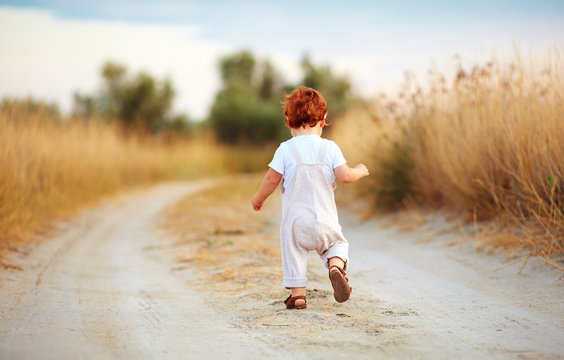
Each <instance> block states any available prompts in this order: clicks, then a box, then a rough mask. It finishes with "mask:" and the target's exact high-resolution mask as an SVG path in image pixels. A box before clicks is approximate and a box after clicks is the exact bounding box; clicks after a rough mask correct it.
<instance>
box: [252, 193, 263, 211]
mask: <svg viewBox="0 0 564 360" xmlns="http://www.w3.org/2000/svg"><path fill="white" fill-rule="evenodd" d="M251 204H253V209H254V210H255V211H260V209H261V208H262V204H264V200H262V201H261V200H260V199H258V198H257V196H256V195H255V196H253V199H252V200H251Z"/></svg>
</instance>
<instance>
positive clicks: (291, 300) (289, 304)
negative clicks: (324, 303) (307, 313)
mask: <svg viewBox="0 0 564 360" xmlns="http://www.w3.org/2000/svg"><path fill="white" fill-rule="evenodd" d="M300 299H302V300H303V301H304V304H303V305H296V300H300ZM284 304H286V309H305V308H307V301H306V297H305V296H303V295H299V296H294V297H292V295H290V296H288V298H287V299H286V300H284Z"/></svg>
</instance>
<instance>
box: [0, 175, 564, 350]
mask: <svg viewBox="0 0 564 360" xmlns="http://www.w3.org/2000/svg"><path fill="white" fill-rule="evenodd" d="M209 184H210V183H209V182H198V183H190V184H166V185H160V186H157V187H154V188H151V189H148V190H142V191H141V190H140V191H137V192H134V193H131V194H128V195H125V196H122V197H120V198H118V199H116V200H115V201H112V202H111V203H108V204H107V205H104V206H102V207H100V208H98V209H94V210H91V211H88V212H85V213H84V214H83V215H82V216H81V217H80V218H79V219H77V220H76V221H73V222H72V223H70V224H67V225H64V228H63V229H62V230H61V233H60V235H59V236H57V237H56V238H53V239H51V240H48V241H45V242H43V243H41V244H40V245H38V246H37V247H36V248H34V249H33V250H32V251H31V252H30V253H29V254H22V255H21V256H20V258H19V259H15V261H16V262H17V263H18V264H20V265H22V267H23V269H24V271H17V270H10V269H3V270H0V299H1V301H0V359H38V358H41V359H44V358H47V359H50V358H53V359H75V358H100V359H106V358H128V359H129V358H139V359H143V358H171V359H176V358H191V359H209V358H245V359H259V358H260V359H262V358H283V359H290V358H292V359H306V358H308V359H312V358H314V359H317V358H319V359H321V358H323V359H327V358H335V359H337V358H339V359H341V358H343V350H344V351H345V353H346V354H349V355H353V356H354V357H355V358H362V359H373V358H428V359H437V358H439V359H440V358H444V359H450V358H453V357H457V358H468V359H474V358H496V359H497V358H499V359H505V358H507V359H514V358H524V359H528V358H531V359H532V358H535V359H536V358H564V302H563V301H562V299H564V284H563V282H564V281H563V280H562V274H561V273H559V272H558V271H556V270H555V269H553V268H550V267H547V266H541V264H539V263H537V262H534V261H532V262H531V263H530V264H528V265H527V267H525V269H524V270H523V273H522V274H517V272H518V269H517V268H518V266H519V264H515V265H514V266H509V267H505V268H503V269H501V270H499V271H492V270H494V269H496V268H498V267H499V266H501V265H503V262H502V261H501V260H500V258H499V257H496V256H486V255H479V254H476V253H475V252H474V251H473V249H471V248H470V245H467V244H466V245H465V244H458V245H455V246H450V247H447V246H445V244H446V243H447V242H449V241H451V240H452V238H451V237H452V235H450V234H447V235H442V236H439V237H438V238H437V239H436V240H434V241H432V242H425V243H421V244H416V243H414V241H415V240H417V239H418V238H421V237H424V236H426V234H423V233H421V230H420V231H419V232H405V233H400V232H398V231H397V229H395V228H394V227H388V228H386V227H384V226H383V222H382V221H377V222H368V223H364V224H359V223H358V222H356V220H355V219H354V217H352V216H350V215H345V216H344V217H343V226H344V228H345V234H346V235H347V237H348V239H349V241H350V243H351V259H352V260H351V261H352V262H351V270H350V278H351V281H352V284H353V286H354V288H355V290H354V293H353V297H352V298H351V301H349V302H347V303H345V304H342V305H341V304H335V303H334V301H332V300H331V297H330V292H329V288H328V284H327V280H326V274H325V270H324V269H323V268H322V267H321V266H320V265H319V263H318V261H317V259H315V257H312V259H311V264H312V266H311V274H310V278H311V285H310V289H311V291H310V293H309V294H308V302H309V304H310V307H309V308H308V309H307V310H305V311H286V310H284V309H283V306H282V305H281V302H280V299H278V298H275V299H270V300H269V301H265V299H264V296H263V297H261V296H260V295H257V291H258V290H257V289H253V288H252V287H247V288H246V290H244V291H240V292H237V293H234V294H233V295H232V296H230V297H226V296H224V295H225V294H215V293H213V292H212V293H209V292H208V293H204V295H203V296H202V294H200V293H199V291H200V290H201V289H202V288H203V287H204V283H203V282H202V277H201V275H202V274H201V271H200V270H196V269H195V268H192V267H190V266H187V267H184V268H183V270H182V271H171V269H175V267H176V265H175V264H173V263H172V260H171V258H170V257H168V256H166V251H165V252H163V251H162V240H161V239H160V237H162V236H163V234H162V233H160V232H159V231H157V230H155V226H154V225H155V221H156V220H155V219H156V216H157V214H158V213H159V212H160V211H161V210H162V209H164V208H165V207H166V206H168V205H169V204H171V203H173V202H175V201H177V200H179V199H180V198H181V197H182V196H185V195H187V194H190V193H193V192H198V191H200V190H201V189H203V188H204V187H206V186H208V185H209ZM273 226H274V227H275V226H276V225H275V224H273ZM429 226H430V227H431V228H433V227H434V228H435V229H436V228H440V227H443V226H444V224H442V223H441V222H440V220H437V221H436V222H435V223H434V224H430V225H429V224H428V227H429ZM274 246H277V244H274ZM169 250H170V249H169ZM188 265H189V264H188ZM275 277H276V276H275ZM273 286H274V287H276V286H277V284H273ZM210 291H211V290H210ZM279 292H280V294H277V296H283V294H285V292H284V291H283V290H280V291H279ZM269 296H270V295H269ZM211 298H216V299H215V300H213V301H209V300H210V299H211Z"/></svg>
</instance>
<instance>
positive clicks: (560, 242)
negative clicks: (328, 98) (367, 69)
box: [335, 51, 564, 258]
mask: <svg viewBox="0 0 564 360" xmlns="http://www.w3.org/2000/svg"><path fill="white" fill-rule="evenodd" d="M563 65H564V64H563V62H562V59H561V58H560V54H559V53H558V52H557V51H553V52H550V53H548V54H546V55H545V56H543V57H542V58H538V59H537V58H535V59H533V58H530V59H527V60H524V59H523V58H522V57H521V56H519V55H515V56H514V57H513V58H512V60H511V61H510V62H509V63H508V62H502V61H500V60H497V61H491V62H488V63H487V64H484V65H477V66H474V67H473V68H472V69H471V70H464V69H462V68H460V69H459V70H458V72H457V73H456V74H455V76H454V77H452V78H451V79H450V80H447V76H445V75H443V74H440V73H438V72H434V73H432V75H431V77H430V80H429V83H428V84H426V85H425V86H418V85H417V84H414V83H413V82H411V83H408V84H406V86H405V88H404V91H403V92H402V93H401V94H399V96H398V97H397V98H395V99H394V100H390V99H388V98H386V97H380V98H378V99H374V100H373V101H372V102H370V103H368V104H362V105H359V106H357V108H356V109H354V110H351V111H349V112H348V113H347V115H346V116H345V117H344V118H343V119H342V120H341V121H340V122H338V123H337V124H336V130H337V131H335V134H336V135H337V137H336V141H337V142H338V143H340V144H343V150H344V152H345V153H346V154H350V155H348V156H349V157H350V158H351V160H353V162H354V161H365V162H366V163H367V165H368V167H369V169H370V171H371V175H373V176H371V179H370V180H369V181H367V182H366V183H365V186H364V187H363V188H361V189H360V191H362V194H363V196H364V197H367V196H370V197H371V198H372V201H373V202H374V204H376V206H378V207H384V208H388V207H390V206H393V205H394V204H395V205H403V204H404V203H406V202H409V203H416V204H419V205H425V206H433V207H445V208H447V209H451V210H455V211H458V212H461V213H464V214H467V215H468V218H469V219H476V220H495V221H496V222H498V223H502V224H504V225H507V226H506V227H505V229H509V228H511V229H512V230H511V231H512V236H509V237H511V238H512V239H513V240H512V242H511V245H509V246H511V247H520V248H526V249H528V250H529V251H530V252H531V253H532V254H533V255H539V256H544V257H545V258H547V257H549V256H551V255H554V254H557V253H563V252H564V126H562V114H564V69H563ZM515 234H517V235H518V236H513V235H515ZM517 239H519V240H517ZM493 245H495V243H494V244H493ZM504 246H507V243H506V242H504Z"/></svg>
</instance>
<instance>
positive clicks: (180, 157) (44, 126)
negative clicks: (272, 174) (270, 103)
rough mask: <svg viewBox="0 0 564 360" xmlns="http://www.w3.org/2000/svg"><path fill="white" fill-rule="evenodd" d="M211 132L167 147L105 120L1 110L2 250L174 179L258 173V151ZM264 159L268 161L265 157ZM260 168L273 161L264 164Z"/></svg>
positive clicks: (262, 161) (0, 241) (38, 112)
mask: <svg viewBox="0 0 564 360" xmlns="http://www.w3.org/2000/svg"><path fill="white" fill-rule="evenodd" d="M233 151H234V149H232V148H228V147H225V146H221V145H219V144H217V142H216V141H215V140H214V137H213V136H212V134H208V133H205V132H202V133H198V134H197V135H194V136H191V137H189V138H184V139H181V140H176V141H169V142H163V141H159V140H158V139H155V138H140V137H138V136H128V137H124V136H122V135H120V131H119V129H117V128H116V127H114V126H111V125H109V124H107V123H104V122H102V121H95V122H91V123H89V124H85V123H83V122H80V121H72V120H69V121H60V120H59V121H54V120H53V119H52V118H51V116H50V115H49V114H48V113H47V112H44V111H41V110H39V111H33V112H27V111H22V110H21V109H18V108H13V109H10V108H9V107H4V109H3V110H2V111H0V250H1V248H6V247H7V246H9V245H10V244H14V243H21V242H22V241H23V240H25V239H28V238H29V235H30V234H32V233H33V232H34V231H37V230H39V229H42V228H44V226H45V225H46V224H47V223H48V222H49V221H50V220H51V219H53V218H61V217H66V216H68V215H70V214H72V213H73V212H75V211H76V210H77V209H79V208H80V207H81V206H83V205H85V204H88V203H91V202H92V201H94V200H96V199H98V198H100V197H101V196H103V195H108V194H112V193H114V192H116V191H119V190H122V189H125V188H128V187H131V186H135V185H142V184H148V183H152V182H155V181H160V180H166V179H189V178H194V177H198V176H217V175H221V174H225V173H227V172H237V171H239V170H240V169H241V168H244V170H254V169H256V167H257V165H258V163H259V161H254V162H253V161H251V160H249V156H246V154H247V153H249V154H250V155H252V156H254V157H257V155H256V154H257V153H262V152H257V151H252V149H238V150H237V154H239V155H240V159H239V158H237V159H235V158H234V156H233V155H232V153H233ZM263 157H264V156H263ZM260 160H261V161H260V165H261V166H262V165H263V164H264V163H266V162H265V161H266V160H265V159H262V158H261V159H260Z"/></svg>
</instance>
